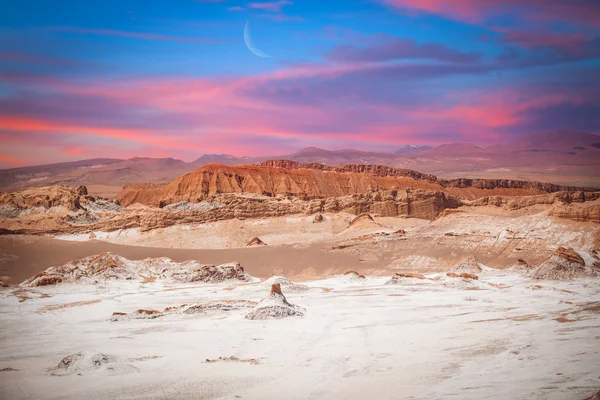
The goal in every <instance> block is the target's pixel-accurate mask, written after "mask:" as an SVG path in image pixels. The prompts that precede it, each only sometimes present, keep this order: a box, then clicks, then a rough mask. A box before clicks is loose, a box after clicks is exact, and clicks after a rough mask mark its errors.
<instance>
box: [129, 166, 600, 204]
mask: <svg viewBox="0 0 600 400" xmlns="http://www.w3.org/2000/svg"><path fill="white" fill-rule="evenodd" d="M407 189H408V190H425V191H429V192H438V193H441V194H445V195H450V196H454V197H457V198H459V199H464V200H475V199H478V198H481V197H485V196H499V195H501V196H530V195H537V194H544V193H554V192H558V191H593V190H594V189H593V188H571V187H565V186H558V185H552V184H547V183H538V182H526V181H513V180H485V179H475V180H473V179H453V180H447V179H438V178H437V177H436V176H434V175H428V174H421V173H419V172H416V171H412V170H408V169H398V168H392V167H386V166H381V165H345V166H341V167H331V166H326V165H323V164H317V163H312V164H299V163H297V162H294V161H288V160H274V161H266V162H264V163H263V164H262V165H261V166H255V165H243V166H225V165H218V164H211V165H206V166H204V167H202V168H199V169H198V170H196V171H194V172H190V173H187V174H185V175H183V176H181V177H179V178H177V179H175V180H174V181H173V182H171V183H169V184H165V185H151V184H143V185H128V186H126V187H125V188H124V189H123V190H122V191H121V193H120V194H119V195H118V200H119V201H120V203H121V204H122V205H123V206H128V205H130V204H133V203H140V204H145V205H150V206H161V207H164V206H166V205H169V204H174V203H179V202H183V201H185V202H191V203H195V202H198V201H202V200H205V199H207V198H210V197H214V196H216V195H219V194H224V193H237V194H258V195H264V196H268V197H276V196H293V197H297V198H301V199H318V198H332V197H341V196H347V195H355V194H366V193H373V192H383V191H388V190H407Z"/></svg>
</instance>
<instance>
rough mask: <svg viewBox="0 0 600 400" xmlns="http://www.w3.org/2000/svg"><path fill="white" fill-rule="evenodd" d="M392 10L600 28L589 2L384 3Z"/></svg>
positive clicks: (595, 6)
mask: <svg viewBox="0 0 600 400" xmlns="http://www.w3.org/2000/svg"><path fill="white" fill-rule="evenodd" d="M382 2H383V3H385V4H388V5H390V6H393V7H396V8H400V9H405V10H412V11H422V12H427V13H433V14H440V15H444V16H447V17H450V18H454V19H459V20H463V21H468V22H476V23H480V22H483V21H484V20H485V19H486V18H488V17H489V16H491V15H497V14H502V13H504V12H506V11H518V13H519V15H521V16H523V17H524V18H527V19H529V20H543V21H572V22H579V23H585V24H588V25H590V26H596V27H598V26H600V3H598V2H591V1H586V0H572V1H563V0H529V1H527V2H523V1H520V0H504V1H490V0H382Z"/></svg>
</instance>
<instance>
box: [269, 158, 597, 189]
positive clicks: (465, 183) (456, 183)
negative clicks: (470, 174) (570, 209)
mask: <svg viewBox="0 0 600 400" xmlns="http://www.w3.org/2000/svg"><path fill="white" fill-rule="evenodd" d="M261 166H264V167H269V168H283V169H288V170H297V169H305V170H318V171H330V172H339V173H360V174H369V175H374V176H379V177H396V178H398V177H405V178H410V179H414V180H417V181H423V182H429V183H436V184H439V185H440V186H442V187H444V188H461V189H468V188H469V189H471V188H472V189H485V190H494V189H524V190H534V191H538V192H540V193H554V192H559V191H588V192H589V191H598V188H581V187H574V186H563V185H554V184H551V183H543V182H530V181H520V180H513V179H468V178H459V179H440V178H438V177H437V176H435V175H431V174H422V173H420V172H417V171H413V170H410V169H403V168H393V167H388V166H385V165H372V164H367V165H363V164H353V165H344V166H340V167H332V166H328V165H323V164H318V163H309V164H302V163H298V162H296V161H290V160H269V161H265V162H263V163H262V164H261Z"/></svg>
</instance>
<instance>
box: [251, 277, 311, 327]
mask: <svg viewBox="0 0 600 400" xmlns="http://www.w3.org/2000/svg"><path fill="white" fill-rule="evenodd" d="M305 312H306V310H305V309H303V308H301V307H298V306H295V305H293V304H290V303H289V302H288V301H287V299H286V298H285V296H284V295H283V293H282V292H281V285H280V284H279V283H274V284H273V285H271V293H270V294H269V296H267V297H265V298H264V299H263V300H261V301H260V302H259V303H258V304H257V305H256V307H255V308H254V309H253V310H252V311H250V312H249V313H248V314H246V318H247V319H250V320H265V319H282V318H288V317H303V316H304V313H305Z"/></svg>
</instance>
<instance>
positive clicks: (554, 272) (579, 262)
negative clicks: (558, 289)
mask: <svg viewBox="0 0 600 400" xmlns="http://www.w3.org/2000/svg"><path fill="white" fill-rule="evenodd" d="M528 276H531V277H532V278H533V279H551V280H571V279H575V278H589V277H597V276H600V269H599V268H597V267H596V266H594V265H592V266H587V265H586V264H585V261H584V259H583V258H582V257H581V255H579V253H577V252H576V251H574V250H573V249H565V248H563V247H558V248H557V249H556V250H555V252H554V253H553V254H552V256H550V258H549V259H547V260H546V261H544V262H543V263H541V264H540V265H539V266H538V267H537V268H535V269H534V270H533V271H531V272H530V273H529V274H528Z"/></svg>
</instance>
